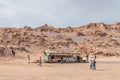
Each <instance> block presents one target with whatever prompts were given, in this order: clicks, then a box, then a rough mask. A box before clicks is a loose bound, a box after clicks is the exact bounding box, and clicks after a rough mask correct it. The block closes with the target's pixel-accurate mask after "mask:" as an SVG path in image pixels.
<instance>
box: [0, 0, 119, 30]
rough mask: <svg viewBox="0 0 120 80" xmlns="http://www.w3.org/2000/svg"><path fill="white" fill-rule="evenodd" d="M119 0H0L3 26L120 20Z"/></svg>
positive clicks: (68, 24) (77, 24) (80, 23)
mask: <svg viewBox="0 0 120 80" xmlns="http://www.w3.org/2000/svg"><path fill="white" fill-rule="evenodd" d="M119 8H120V0H0V27H24V26H25V25H27V26H30V27H33V28H34V27H39V26H41V25H44V24H48V25H52V26H55V27H66V26H73V27H74V26H82V25H86V24H89V23H91V22H92V23H95V22H105V23H107V24H111V23H115V22H119V21H120V16H119V15H120V10H119Z"/></svg>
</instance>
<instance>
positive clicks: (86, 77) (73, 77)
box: [0, 56, 120, 80]
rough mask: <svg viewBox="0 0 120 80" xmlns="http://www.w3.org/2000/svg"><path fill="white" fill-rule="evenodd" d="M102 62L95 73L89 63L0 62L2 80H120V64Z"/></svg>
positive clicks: (16, 59) (0, 78)
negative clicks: (39, 64)
mask: <svg viewBox="0 0 120 80" xmlns="http://www.w3.org/2000/svg"><path fill="white" fill-rule="evenodd" d="M34 57H35V56H34ZM109 59H110V58H107V59H106V60H109ZM112 59H113V60H115V59H114V58H112ZM101 60H102V61H106V60H105V59H98V62H97V70H95V71H93V70H89V64H88V63H67V64H60V63H53V64H49V63H43V64H42V66H41V67H40V66H38V64H35V63H31V64H28V63H27V60H26V58H22V57H19V58H15V59H12V58H11V60H9V61H7V59H6V61H3V62H1V61H0V80H120V64H119V63H115V64H114V63H109V64H108V63H100V62H99V61H101Z"/></svg>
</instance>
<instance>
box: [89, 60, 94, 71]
mask: <svg viewBox="0 0 120 80" xmlns="http://www.w3.org/2000/svg"><path fill="white" fill-rule="evenodd" d="M89 65H90V70H92V68H93V62H92V60H90V62H89Z"/></svg>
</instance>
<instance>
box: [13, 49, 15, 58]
mask: <svg viewBox="0 0 120 80" xmlns="http://www.w3.org/2000/svg"><path fill="white" fill-rule="evenodd" d="M12 55H13V57H15V51H14V50H13V49H12Z"/></svg>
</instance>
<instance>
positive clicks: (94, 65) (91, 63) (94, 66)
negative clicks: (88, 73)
mask: <svg viewBox="0 0 120 80" xmlns="http://www.w3.org/2000/svg"><path fill="white" fill-rule="evenodd" d="M89 63H90V70H96V55H95V54H94V57H93V59H90V61H89Z"/></svg>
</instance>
